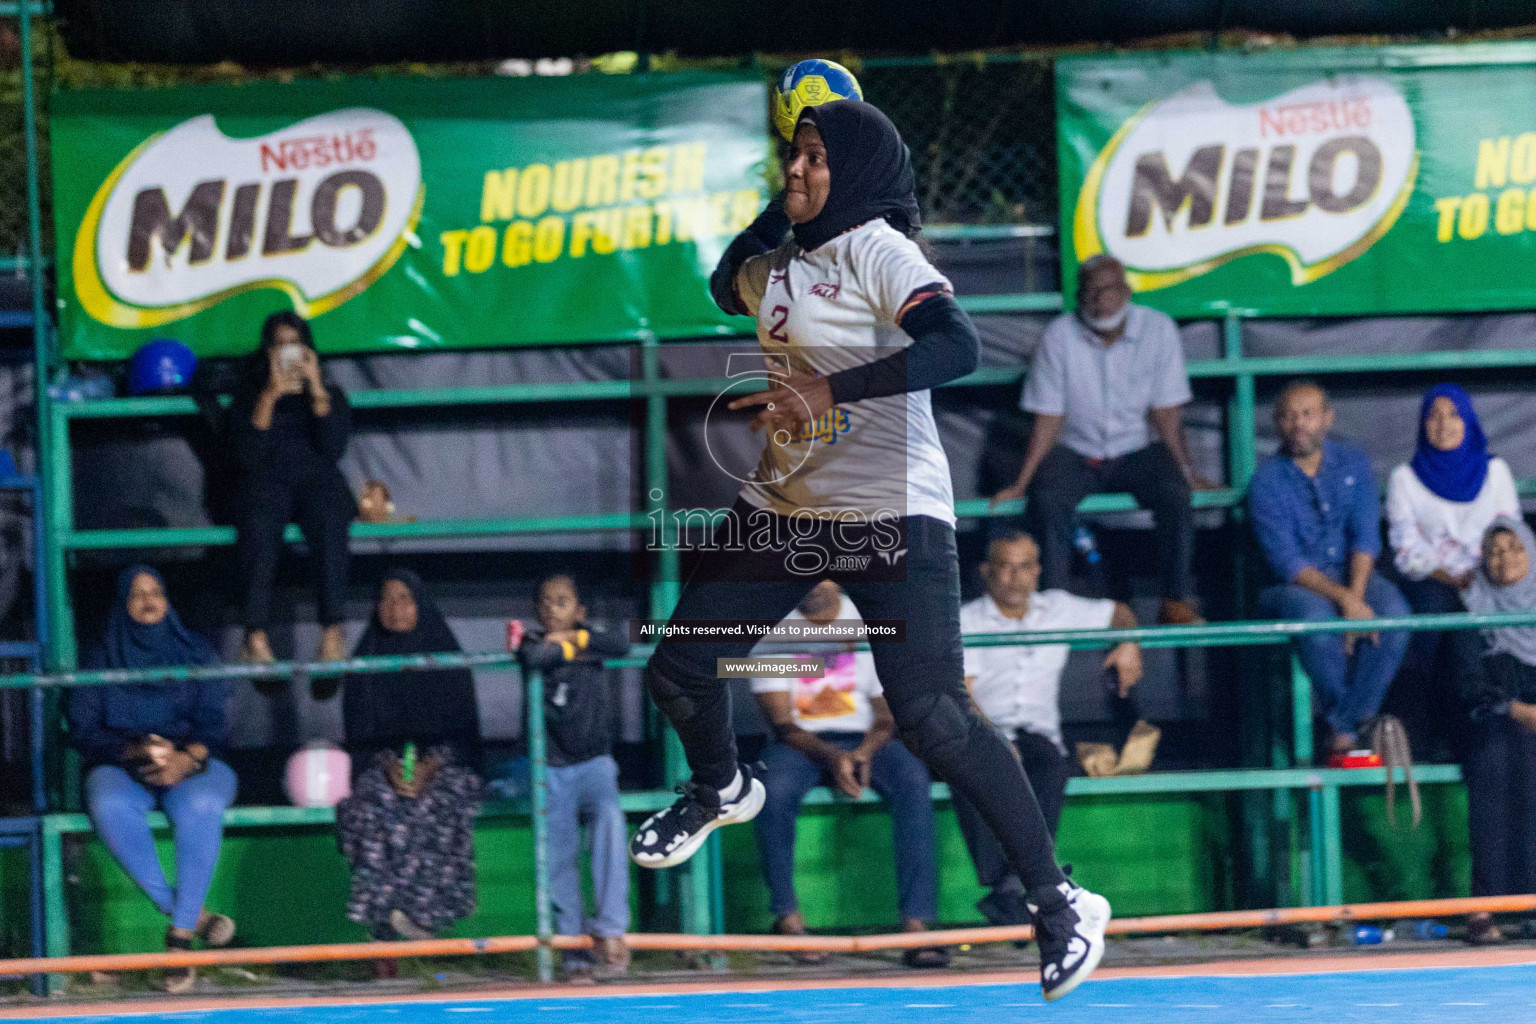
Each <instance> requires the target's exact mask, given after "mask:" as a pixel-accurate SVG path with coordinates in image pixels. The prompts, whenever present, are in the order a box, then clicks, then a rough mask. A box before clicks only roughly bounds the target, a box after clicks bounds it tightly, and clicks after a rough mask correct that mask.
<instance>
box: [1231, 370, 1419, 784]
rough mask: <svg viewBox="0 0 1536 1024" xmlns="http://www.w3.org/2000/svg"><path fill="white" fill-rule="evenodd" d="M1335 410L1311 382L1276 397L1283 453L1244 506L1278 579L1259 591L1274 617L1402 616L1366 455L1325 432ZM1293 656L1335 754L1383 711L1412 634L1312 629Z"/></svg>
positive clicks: (1268, 464)
mask: <svg viewBox="0 0 1536 1024" xmlns="http://www.w3.org/2000/svg"><path fill="white" fill-rule="evenodd" d="M1332 428H1333V407H1332V406H1331V405H1330V404H1329V402H1328V394H1327V392H1325V391H1324V390H1323V389H1322V387H1321V386H1320V385H1319V384H1318V383H1317V382H1315V381H1310V380H1298V381H1292V382H1290V383H1289V384H1287V385H1286V386H1285V387H1284V388H1283V389H1282V390H1281V392H1280V395H1279V397H1278V398H1276V399H1275V431H1276V433H1278V434H1279V435H1280V451H1279V452H1278V453H1277V454H1275V455H1272V456H1270V457H1269V458H1268V459H1266V460H1265V461H1264V462H1263V464H1262V465H1260V466H1259V468H1258V471H1257V472H1256V473H1254V475H1253V482H1252V484H1251V485H1250V486H1249V490H1248V511H1249V515H1250V517H1251V519H1252V521H1253V532H1254V534H1255V535H1256V536H1257V537H1258V541H1259V547H1260V548H1261V549H1262V550H1263V552H1264V559H1265V561H1266V562H1267V563H1268V565H1269V568H1270V570H1271V572H1273V573H1274V575H1275V577H1276V579H1277V580H1278V582H1277V583H1276V584H1275V585H1274V586H1271V587H1268V588H1267V589H1265V590H1264V591H1262V592H1261V593H1260V594H1259V606H1260V608H1261V609H1263V611H1264V612H1265V613H1266V614H1268V615H1271V616H1274V617H1275V618H1280V619H1305V620H1308V621H1312V622H1319V621H1323V620H1328V619H1337V618H1341V617H1342V618H1346V619H1371V618H1376V617H1378V616H1382V617H1390V616H1398V615H1407V614H1408V602H1407V601H1405V600H1404V599H1403V595H1402V594H1400V593H1399V592H1398V590H1397V588H1396V587H1394V586H1393V585H1392V584H1391V583H1389V582H1387V580H1386V579H1385V578H1383V577H1382V575H1381V574H1380V573H1378V572H1377V571H1376V568H1375V566H1376V557H1377V556H1378V555H1379V554H1380V553H1381V503H1380V499H1379V496H1378V494H1379V492H1378V491H1377V488H1376V477H1375V474H1374V472H1373V471H1372V469H1371V459H1370V456H1369V455H1367V454H1366V452H1365V450H1364V449H1362V448H1359V447H1357V446H1355V445H1352V444H1346V443H1344V442H1342V441H1333V440H1329V438H1328V431H1329V430H1331V429H1332ZM1295 644H1296V652H1297V654H1298V655H1299V656H1300V658H1301V664H1302V667H1303V668H1305V669H1306V671H1307V675H1308V676H1310V677H1311V679H1312V688H1313V691H1314V692H1315V693H1316V694H1317V697H1318V710H1319V712H1320V713H1321V714H1322V716H1323V719H1324V721H1325V722H1326V723H1327V725H1328V728H1329V731H1330V733H1331V741H1330V746H1331V752H1332V753H1334V754H1341V753H1344V752H1347V751H1349V750H1351V749H1353V748H1354V747H1355V746H1356V745H1357V743H1358V740H1359V734H1360V732H1361V731H1362V729H1363V726H1364V725H1365V723H1366V722H1368V721H1369V720H1370V719H1371V718H1373V717H1374V716H1375V714H1376V712H1377V710H1378V709H1379V708H1380V707H1381V702H1382V698H1384V697H1385V696H1386V694H1387V688H1388V687H1389V686H1390V685H1391V684H1392V677H1393V676H1394V675H1396V674H1397V667H1398V665H1400V664H1401V663H1402V660H1403V654H1404V652H1405V651H1406V650H1407V648H1408V634H1407V633H1405V632H1402V631H1391V632H1386V633H1376V632H1369V633H1313V634H1310V635H1307V636H1301V637H1297V638H1296V640H1295Z"/></svg>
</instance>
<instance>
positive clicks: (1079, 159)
mask: <svg viewBox="0 0 1536 1024" xmlns="http://www.w3.org/2000/svg"><path fill="white" fill-rule="evenodd" d="M1056 89H1057V115H1058V116H1057V132H1058V140H1059V144H1060V170H1061V196H1062V200H1061V238H1062V267H1063V274H1062V278H1063V282H1062V283H1063V291H1064V292H1065V293H1066V294H1067V296H1068V297H1069V298H1070V296H1071V295H1072V294H1073V292H1074V291H1075V288H1076V271H1077V265H1078V264H1079V263H1081V262H1082V261H1084V260H1086V259H1088V258H1089V257H1091V256H1093V255H1095V254H1097V253H1109V254H1110V255H1112V256H1115V257H1117V258H1118V259H1120V260H1121V262H1123V263H1124V264H1125V265H1126V267H1127V269H1128V270H1129V272H1130V279H1131V283H1132V286H1133V287H1134V288H1135V289H1136V291H1137V292H1138V293H1139V295H1138V299H1137V301H1140V302H1145V303H1147V304H1149V305H1152V306H1156V307H1158V308H1159V309H1162V310H1164V311H1165V312H1168V313H1170V314H1172V315H1174V316H1180V317H1197V316H1209V315H1212V314H1219V313H1221V312H1223V311H1225V310H1227V309H1239V310H1251V311H1254V312H1257V313H1260V314H1274V315H1282V316H1283V315H1329V314H1375V313H1419V312H1444V311H1454V310H1479V309H1512V308H1517V309H1526V308H1531V307H1536V47H1532V46H1530V45H1529V44H1475V45H1466V46H1408V47H1379V48H1376V47H1373V48H1348V49H1324V48H1315V49H1302V50H1292V51H1276V52H1272V53H1260V54H1238V53H1196V52H1182V51H1181V52H1164V53H1148V54H1130V55H1120V56H1114V57H1080V58H1066V59H1063V60H1060V61H1058V62H1057V65H1056Z"/></svg>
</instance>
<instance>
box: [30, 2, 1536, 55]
mask: <svg viewBox="0 0 1536 1024" xmlns="http://www.w3.org/2000/svg"><path fill="white" fill-rule="evenodd" d="M54 9H55V11H56V12H57V13H58V15H59V18H60V20H61V22H62V24H63V26H64V37H65V41H66V43H67V44H68V46H69V51H70V53H71V54H72V55H73V56H75V57H81V58H85V59H90V60H111V61H130V60H132V61H157V62H162V63H180V64H212V63H215V62H217V61H221V60H234V61H238V62H241V63H248V64H275V65H286V66H293V65H299V64H308V63H312V62H319V61H331V62H339V63H355V64H385V63H392V62H396V61H464V60H494V59H498V58H502V57H546V56H547V57H562V56H571V55H575V54H581V53H585V54H599V53H610V52H614V51H618V50H641V51H649V52H652V53H664V52H667V51H676V52H678V53H680V54H684V55H687V56H745V55H749V54H753V53H764V52H766V53H798V52H822V53H836V52H838V51H845V50H853V51H860V52H865V53H869V52H880V51H893V52H907V53H911V52H922V53H931V52H935V51H938V52H945V51H951V52H952V51H960V50H974V49H983V48H987V47H1005V46H1018V45H1024V44H1031V43H1064V42H1077V41H1083V40H1101V41H1122V40H1129V39H1136V38H1144V37H1148V36H1158V35H1165V34H1168V33H1174V32H1215V31H1220V30H1222V29H1230V28H1249V29H1256V30H1260V31H1269V32H1287V33H1291V34H1293V35H1298V36H1323V35H1345V34H1387V33H1417V32H1430V31H1437V30H1444V29H1447V28H1457V29H1461V30H1463V31H1467V30H1475V29H1486V28H1500V27H1504V26H1509V25H1520V24H1524V23H1527V22H1529V21H1530V20H1531V8H1530V4H1529V3H1528V2H1527V0H1354V2H1350V3H1340V2H1338V0H1292V2H1290V3H1285V4H1275V3H1266V2H1264V0H1144V2H1140V3H1134V4H1128V3H1123V2H1118V0H1084V2H1080V3H1072V4H1059V3H1046V2H1043V0H1033V2H1022V0H972V2H970V3H964V4H935V3H928V2H924V0H803V2H801V3H798V4H796V5H794V7H792V8H785V7H782V6H780V5H775V4H767V3H763V2H761V0H667V2H664V3H658V2H653V0H591V2H588V3H585V4H582V5H581V6H580V7H579V8H578V7H573V6H571V5H569V4H562V3H551V2H547V0H546V2H529V0H432V2H426V0H355V2H350V3H346V4H338V3H329V4H326V3H314V2H312V0H55V4H54ZM577 12H579V13H577Z"/></svg>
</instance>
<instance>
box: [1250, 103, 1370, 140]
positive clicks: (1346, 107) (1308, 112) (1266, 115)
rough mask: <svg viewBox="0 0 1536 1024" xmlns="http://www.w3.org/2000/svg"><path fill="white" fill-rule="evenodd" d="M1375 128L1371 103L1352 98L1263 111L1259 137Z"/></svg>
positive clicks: (1261, 111) (1260, 111)
mask: <svg viewBox="0 0 1536 1024" xmlns="http://www.w3.org/2000/svg"><path fill="white" fill-rule="evenodd" d="M1370 126H1371V100H1370V97H1368V96H1350V97H1346V98H1343V99H1334V100H1313V101H1311V102H1308V103H1282V104H1279V105H1278V106H1274V107H1260V108H1259V136H1260V137H1261V138H1263V137H1267V136H1269V135H1271V134H1274V135H1281V136H1284V135H1312V134H1324V133H1326V132H1337V131H1362V130H1364V129H1366V128H1369V127H1370Z"/></svg>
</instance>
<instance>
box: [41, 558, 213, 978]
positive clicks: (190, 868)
mask: <svg viewBox="0 0 1536 1024" xmlns="http://www.w3.org/2000/svg"><path fill="white" fill-rule="evenodd" d="M218 662H219V658H218V655H217V654H216V653H215V652H214V650H213V647H212V645H210V644H209V643H208V641H207V640H205V639H203V638H202V637H201V636H199V635H198V634H196V633H194V632H192V631H191V630H190V629H188V628H187V627H186V626H185V625H183V624H182V622H181V619H180V618H179V617H178V616H177V614H176V612H175V610H174V609H172V608H171V606H170V604H169V602H168V601H167V600H166V597H165V584H164V581H163V580H162V579H161V578H160V574H159V573H157V572H155V570H153V569H151V568H149V567H148V566H145V565H136V566H133V567H132V568H130V569H127V570H125V571H124V572H123V574H122V575H121V576H119V577H118V581H117V599H116V603H115V604H114V605H113V606H112V613H111V616H110V617H109V618H108V620H107V628H106V633H105V634H104V636H103V637H102V642H101V644H100V645H99V646H97V647H96V648H95V649H94V650H93V651H91V653H90V654H89V655H87V657H86V661H85V667H86V668H87V669H144V668H161V667H165V666H170V665H212V664H217V663H218ZM228 696H229V686H228V684H227V683H226V682H224V681H223V680H198V681H192V682H151V683H125V684H122V685H114V686H80V687H76V688H75V689H73V690H71V691H70V696H69V722H70V731H71V735H72V739H73V741H74V744H75V746H76V747H77V748H79V750H80V753H81V754H82V755H83V757H84V759H85V763H86V767H87V769H88V774H87V775H86V777H85V801H86V807H87V809H88V810H89V811H90V815H91V821H92V823H93V824H94V825H95V826H96V832H97V834H98V835H100V836H101V839H102V842H104V843H106V845H107V849H108V850H109V851H111V853H112V856H113V857H114V858H116V859H117V862H118V863H119V864H121V865H122V866H123V870H124V871H126V872H128V875H129V877H130V878H132V879H133V880H134V881H135V882H136V883H138V886H139V888H140V889H143V890H144V894H145V895H146V896H148V897H149V898H150V900H151V901H152V902H153V903H154V904H155V908H156V909H157V910H159V911H160V912H161V913H162V914H164V915H166V916H167V917H168V918H170V926H169V927H168V928H167V929H166V933H165V948H166V949H168V950H184V949H190V948H191V947H192V940H193V938H194V937H200V938H201V939H202V940H203V942H204V943H206V944H207V945H209V946H223V945H227V944H228V943H229V941H230V940H231V939H233V938H234V935H235V923H234V921H232V920H230V919H229V918H228V917H227V916H225V915H223V914H212V913H209V912H208V911H206V910H204V909H203V900H204V898H206V896H207V895H208V888H209V886H210V885H211V884H212V882H213V869H214V865H215V864H216V863H217V861H218V859H219V846H220V843H221V842H222V840H223V834H224V811H225V810H226V809H228V807H229V805H230V804H231V803H233V802H234V799H235V773H234V772H233V771H231V770H230V768H229V766H228V765H226V764H225V763H224V762H222V761H220V760H218V759H217V758H216V757H215V755H216V754H217V753H218V752H219V750H220V748H221V747H222V745H223V743H224V740H225V736H226V723H225V713H224V705H225V702H226V700H227V699H228ZM157 806H158V807H160V808H161V809H162V810H164V811H165V814H166V817H168V818H169V819H170V820H171V827H172V830H173V832H174V842H175V848H176V884H175V885H172V884H171V883H170V882H168V881H167V880H166V877H165V873H164V872H163V871H162V870H161V868H160V861H159V858H158V857H156V855H155V840H154V836H153V835H151V833H150V829H149V822H148V820H147V815H148V814H149V813H150V812H151V811H153V810H154V809H155V808H156V807H157ZM193 981H194V976H193V971H192V969H191V968H180V969H174V970H171V971H168V972H166V978H165V986H166V989H167V990H169V991H171V992H184V991H186V990H187V989H189V988H191V986H192V983H193Z"/></svg>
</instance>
